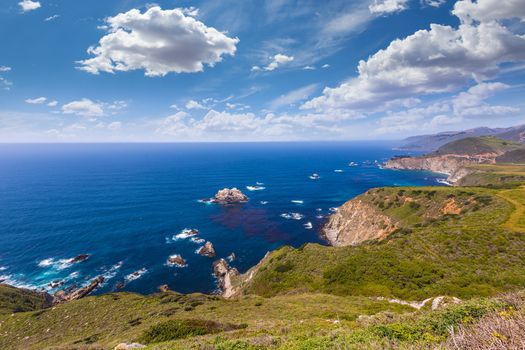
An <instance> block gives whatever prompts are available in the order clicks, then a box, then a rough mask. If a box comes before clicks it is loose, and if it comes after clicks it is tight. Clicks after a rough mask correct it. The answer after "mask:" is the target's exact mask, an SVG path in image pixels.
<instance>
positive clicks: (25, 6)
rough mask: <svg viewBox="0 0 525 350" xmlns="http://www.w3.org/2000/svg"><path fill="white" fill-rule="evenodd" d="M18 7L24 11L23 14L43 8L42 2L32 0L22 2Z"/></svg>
mask: <svg viewBox="0 0 525 350" xmlns="http://www.w3.org/2000/svg"><path fill="white" fill-rule="evenodd" d="M18 5H19V6H20V8H21V9H22V12H28V11H33V10H36V9H38V8H40V7H41V5H40V2H38V1H31V0H23V1H20V2H19V3H18Z"/></svg>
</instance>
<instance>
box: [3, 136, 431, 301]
mask: <svg viewBox="0 0 525 350" xmlns="http://www.w3.org/2000/svg"><path fill="white" fill-rule="evenodd" d="M395 154H396V152H395V151H392V150H391V145H390V144H388V143H377V142H375V143H365V142H362V143H359V142H352V143H240V144H202V143H201V144H73V145H0V270H1V271H0V276H1V277H0V281H2V280H3V282H4V283H11V284H14V285H17V286H26V287H31V288H44V289H46V290H48V291H51V292H53V291H54V290H56V289H54V288H53V287H52V286H49V283H50V282H52V281H63V282H64V285H63V286H61V287H60V288H65V287H67V286H71V285H75V286H80V285H83V284H86V283H87V281H89V280H90V279H91V278H93V277H95V276H98V275H101V274H104V275H105V276H106V278H107V280H106V283H105V284H104V285H103V286H102V288H99V289H98V290H97V293H103V292H108V291H113V290H116V288H117V286H119V287H122V286H123V289H124V290H128V291H135V292H140V293H151V292H154V291H156V290H157V287H158V286H159V285H161V284H168V285H169V286H170V287H171V288H172V289H173V290H175V291H179V292H184V293H187V292H195V291H199V292H212V291H214V290H215V288H216V285H215V281H214V279H213V276H212V269H211V264H212V261H213V260H212V259H209V258H207V257H203V256H200V255H197V254H196V253H195V250H196V249H198V248H199V246H200V245H202V244H199V243H196V242H192V241H191V240H190V239H176V238H174V236H175V235H177V234H179V233H180V232H181V231H182V230H183V229H184V228H195V229H198V230H199V231H200V233H199V235H198V237H199V238H201V239H204V240H209V241H211V242H212V243H213V244H214V246H215V249H216V251H217V258H219V257H227V256H228V255H230V253H232V252H233V253H235V255H236V256H237V259H236V260H234V261H233V262H232V263H231V264H232V265H233V266H235V267H237V268H238V269H239V270H240V271H241V272H242V271H245V270H247V269H248V268H249V267H251V266H253V265H254V264H256V263H257V262H258V261H259V260H260V259H261V258H262V257H263V256H264V254H265V253H266V252H267V251H269V250H273V249H275V248H278V247H280V246H282V245H292V246H295V247H297V246H300V245H301V244H303V243H305V242H317V243H321V244H325V242H324V241H323V239H322V238H321V237H320V236H319V229H320V227H321V225H322V224H323V222H324V220H325V216H326V215H328V214H329V213H330V208H335V207H338V206H340V205H341V204H343V203H344V202H345V201H347V200H349V199H350V198H352V197H354V196H356V195H358V194H360V193H363V192H365V191H366V190H368V189H369V188H372V187H378V186H407V185H438V183H437V182H436V175H435V174H430V173H425V172H407V171H391V170H383V169H380V168H379V167H378V166H377V164H376V163H375V162H374V161H377V162H382V161H384V160H386V159H388V158H389V157H391V156H393V155H395ZM350 162H355V163H357V166H348V164H349V163H350ZM336 169H337V170H342V172H335V171H334V170H336ZM312 173H318V174H319V175H320V178H319V179H318V180H312V179H310V178H309V176H310V175H312ZM234 186H236V187H238V188H240V189H241V190H242V191H243V192H244V193H245V194H247V195H248V197H249V198H250V201H249V202H248V203H246V204H242V205H234V206H221V205H215V204H204V203H201V202H199V199H203V198H209V197H211V196H213V195H214V194H215V192H216V191H217V190H219V189H222V188H224V187H234ZM246 186H259V187H264V188H265V189H260V190H257V191H249V190H248V189H247V188H246ZM293 213H297V214H300V215H297V214H295V215H294V214H293ZM283 214H285V215H283ZM286 214H289V215H286ZM290 216H295V218H296V219H298V220H295V219H294V218H289V217H290ZM308 223H311V225H312V228H311V229H309V228H308V227H309V225H308ZM79 254H90V257H89V259H88V260H86V261H84V262H80V263H74V264H71V261H70V259H71V258H73V257H75V256H77V255H79ZM173 254H181V255H182V257H183V258H184V259H185V260H186V261H187V267H184V268H179V267H171V266H167V264H166V260H167V258H168V257H169V256H170V255H173ZM136 271H141V274H139V275H140V276H139V278H136V279H133V277H132V276H130V274H132V273H133V272H136ZM119 284H120V285H119Z"/></svg>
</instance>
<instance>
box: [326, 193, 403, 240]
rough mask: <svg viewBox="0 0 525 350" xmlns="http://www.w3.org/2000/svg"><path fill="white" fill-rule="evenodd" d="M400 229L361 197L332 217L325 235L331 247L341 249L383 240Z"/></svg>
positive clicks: (389, 218)
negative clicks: (340, 247)
mask: <svg viewBox="0 0 525 350" xmlns="http://www.w3.org/2000/svg"><path fill="white" fill-rule="evenodd" d="M398 228H399V224H398V222H397V221H396V220H394V219H393V218H391V217H390V216H387V215H385V214H384V213H382V212H381V211H380V210H378V208H376V207H375V206H373V205H372V204H371V203H369V202H367V201H365V200H364V199H363V197H362V196H360V197H357V198H355V199H352V200H350V201H348V202H346V203H345V204H343V205H342V206H341V207H340V208H339V210H338V211H337V212H336V213H335V214H332V215H331V216H330V218H329V219H328V222H327V223H326V225H325V226H324V228H323V235H324V236H325V237H326V239H327V240H328V242H329V243H330V244H331V245H333V246H336V247H339V246H348V245H358V244H360V243H363V242H365V241H371V240H381V239H383V238H385V237H387V236H388V235H390V234H391V233H392V232H394V231H395V230H397V229H398Z"/></svg>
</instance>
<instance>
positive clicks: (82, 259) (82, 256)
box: [71, 254, 90, 264]
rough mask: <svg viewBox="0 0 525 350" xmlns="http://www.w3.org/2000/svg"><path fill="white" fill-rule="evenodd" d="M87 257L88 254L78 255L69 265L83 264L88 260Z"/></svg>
mask: <svg viewBox="0 0 525 350" xmlns="http://www.w3.org/2000/svg"><path fill="white" fill-rule="evenodd" d="M89 257H90V255H89V254H80V255H77V256H75V257H74V258H73V259H71V263H72V264H76V263H80V262H84V261H86V260H87V259H89Z"/></svg>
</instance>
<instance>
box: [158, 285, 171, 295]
mask: <svg viewBox="0 0 525 350" xmlns="http://www.w3.org/2000/svg"><path fill="white" fill-rule="evenodd" d="M159 291H160V292H162V293H166V292H169V291H170V287H169V286H168V285H167V284H163V285H161V286H159Z"/></svg>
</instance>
